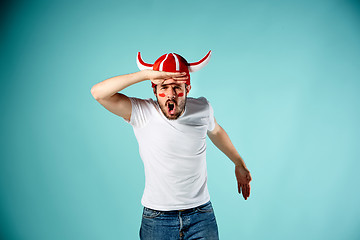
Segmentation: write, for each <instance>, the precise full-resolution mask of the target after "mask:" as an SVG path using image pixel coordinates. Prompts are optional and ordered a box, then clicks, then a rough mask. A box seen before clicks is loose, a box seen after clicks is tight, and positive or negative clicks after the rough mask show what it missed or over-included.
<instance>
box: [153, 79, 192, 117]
mask: <svg viewBox="0 0 360 240" xmlns="http://www.w3.org/2000/svg"><path fill="white" fill-rule="evenodd" d="M155 88H156V89H154V93H155V95H156V98H157V101H158V103H159V106H160V108H161V111H162V112H163V114H164V115H165V117H166V118H168V119H170V120H175V119H177V118H179V117H180V116H181V114H182V113H183V112H184V110H185V105H186V96H187V94H188V92H189V90H190V88H191V87H190V85H185V83H182V84H179V83H176V82H175V81H174V82H173V83H168V84H162V85H157V86H155Z"/></svg>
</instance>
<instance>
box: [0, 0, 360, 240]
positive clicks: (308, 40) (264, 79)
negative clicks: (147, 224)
mask: <svg viewBox="0 0 360 240" xmlns="http://www.w3.org/2000/svg"><path fill="white" fill-rule="evenodd" d="M0 33H1V38H0V41H1V44H0V58H1V69H0V79H1V94H0V100H1V155H0V157H1V162H0V238H1V239H6V240H13V239H14V240H15V239H16V240H17V239H21V240H33V239H34V240H43V239H51V240H64V239H86V240H92V239H106V240H112V239H138V230H139V226H140V220H141V212H142V206H141V203H140V199H141V196H142V191H143V187H144V176H143V166H142V162H141V159H140V157H139V154H138V145H137V142H136V139H135V137H134V135H133V131H132V128H131V126H130V125H128V124H127V123H125V121H123V120H122V119H121V118H119V117H117V116H116V115H114V114H112V113H110V112H108V111H106V110H105V109H104V108H103V107H102V106H101V105H100V104H99V103H97V102H96V101H95V100H94V98H93V97H92V96H91V93H90V89H91V87H92V86H93V85H94V84H96V83H98V82H100V81H103V80H105V79H107V78H109V77H112V76H116V75H120V74H126V73H131V72H135V71H138V69H137V66H136V61H135V58H136V53H137V52H138V51H141V53H142V56H143V58H144V60H145V61H147V62H154V61H155V60H156V59H157V58H158V57H159V56H160V55H162V54H164V53H167V52H176V53H179V54H181V55H183V56H184V57H185V58H186V59H187V60H188V61H190V62H194V61H198V60H199V59H201V58H202V57H203V56H204V55H205V54H206V53H207V51H208V50H212V51H213V54H212V59H211V61H210V63H209V64H208V65H207V66H206V67H205V68H204V69H202V70H201V71H200V72H196V73H193V74H192V90H191V92H190V96H193V97H198V96H205V97H207V98H208V99H209V101H210V102H211V104H212V106H213V108H214V111H215V116H216V119H217V120H218V122H219V124H220V125H221V126H222V127H223V128H224V129H225V130H226V131H227V132H228V134H229V135H230V137H231V139H232V141H233V143H234V145H235V146H236V147H237V149H238V151H239V152H240V154H241V155H242V157H243V158H244V159H245V161H246V163H247V166H248V167H249V169H250V170H251V173H252V177H253V181H252V185H251V186H252V192H251V196H250V198H249V199H248V200H247V201H245V200H243V199H242V197H241V196H239V195H238V193H237V189H236V181H235V175H234V167H233V164H232V162H231V161H230V160H228V159H227V158H226V157H225V155H224V154H222V153H221V152H220V151H219V150H218V149H216V147H214V145H213V144H212V143H211V142H210V141H208V159H207V161H208V186H209V191H210V195H211V199H212V202H213V205H214V208H215V214H216V216H217V221H218V225H219V231H220V237H221V239H360V207H359V203H360V192H359V190H358V189H359V181H360V174H359V173H358V171H359V168H360V163H359V154H360V150H359V142H360V139H359V136H360V134H359V133H360V128H359V120H360V106H359V102H360V97H359V90H360V83H359V80H360V79H359V76H360V75H359V74H360V44H359V43H360V4H359V2H358V1H335V0H319V1H309V0H307V1H285V0H274V1H250V0H238V1H224V0H223V1H163V0H154V1H140V0H135V1H60V0H59V1H45V0H44V1H8V2H7V4H3V5H2V10H1V32H0ZM124 92H125V93H126V94H127V95H129V96H136V97H143V98H148V97H153V94H152V91H151V88H150V83H149V82H143V83H140V84H137V85H134V86H131V87H129V88H128V89H126V90H125V91H124Z"/></svg>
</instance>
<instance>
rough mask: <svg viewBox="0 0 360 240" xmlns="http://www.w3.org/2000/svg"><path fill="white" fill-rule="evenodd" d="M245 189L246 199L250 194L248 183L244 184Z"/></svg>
mask: <svg viewBox="0 0 360 240" xmlns="http://www.w3.org/2000/svg"><path fill="white" fill-rule="evenodd" d="M245 189H246V191H245V196H246V199H247V198H248V197H249V196H250V184H248V185H246V186H245ZM246 199H245V200H246Z"/></svg>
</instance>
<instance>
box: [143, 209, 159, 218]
mask: <svg viewBox="0 0 360 240" xmlns="http://www.w3.org/2000/svg"><path fill="white" fill-rule="evenodd" d="M161 213H162V212H160V211H156V210H153V209H150V208H147V207H144V210H143V217H144V218H156V217H158V216H160V215H161Z"/></svg>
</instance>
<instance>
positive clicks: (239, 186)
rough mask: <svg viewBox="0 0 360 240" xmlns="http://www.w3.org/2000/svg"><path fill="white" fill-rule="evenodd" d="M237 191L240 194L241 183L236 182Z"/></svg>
mask: <svg viewBox="0 0 360 240" xmlns="http://www.w3.org/2000/svg"><path fill="white" fill-rule="evenodd" d="M238 193H239V194H241V184H240V183H239V182H238Z"/></svg>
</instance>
